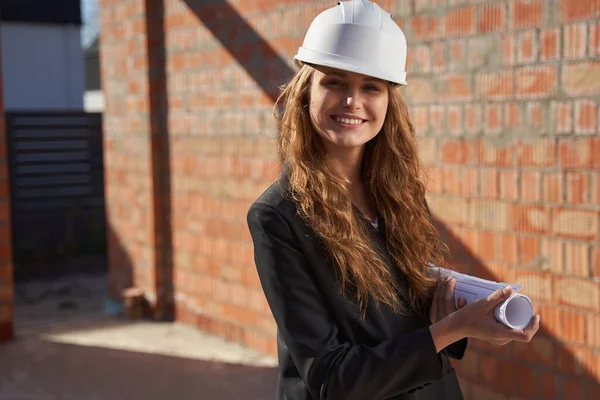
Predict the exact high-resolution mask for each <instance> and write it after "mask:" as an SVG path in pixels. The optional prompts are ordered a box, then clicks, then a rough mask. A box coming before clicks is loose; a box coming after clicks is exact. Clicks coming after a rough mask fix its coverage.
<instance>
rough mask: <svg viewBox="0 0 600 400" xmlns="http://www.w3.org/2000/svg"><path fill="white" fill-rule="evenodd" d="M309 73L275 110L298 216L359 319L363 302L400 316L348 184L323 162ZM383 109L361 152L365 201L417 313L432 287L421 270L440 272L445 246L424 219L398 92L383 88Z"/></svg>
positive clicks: (409, 128) (411, 139)
mask: <svg viewBox="0 0 600 400" xmlns="http://www.w3.org/2000/svg"><path fill="white" fill-rule="evenodd" d="M313 72H314V69H313V68H312V67H311V66H308V65H304V66H303V67H302V68H301V69H300V70H299V71H298V73H297V74H296V75H295V76H294V78H293V79H292V80H291V81H290V82H289V83H288V84H287V85H285V86H284V87H283V88H282V92H281V94H280V96H279V98H278V100H277V102H276V103H275V109H274V111H275V116H276V118H277V119H278V120H279V122H280V128H279V129H280V132H279V139H278V153H279V158H280V161H281V162H282V164H283V165H284V166H285V169H286V175H287V178H288V179H289V190H290V193H291V194H292V196H293V200H294V201H295V202H296V203H297V205H298V213H299V214H300V216H301V217H302V218H304V220H306V221H307V222H308V224H309V225H310V226H311V227H312V229H313V230H314V232H315V234H316V236H317V237H319V238H320V239H321V240H322V241H323V243H324V245H325V247H326V249H327V250H328V252H329V254H330V255H331V257H332V259H333V260H334V264H335V265H336V267H337V272H338V276H339V278H340V281H341V286H342V289H344V290H343V292H344V293H346V290H345V289H347V288H349V287H350V288H352V289H353V290H351V291H349V292H351V293H354V295H355V296H356V300H357V301H358V304H359V305H360V308H361V309H362V310H363V312H366V308H367V304H368V299H369V296H371V298H373V300H375V302H376V303H377V304H382V303H383V304H386V305H388V306H389V307H391V308H392V309H393V310H394V311H395V312H403V311H406V310H405V307H403V305H402V304H401V301H400V299H399V293H398V290H399V288H398V287H397V285H396V283H395V282H396V280H395V279H394V275H393V271H391V270H390V269H389V268H388V267H387V266H386V264H385V262H384V260H383V259H382V258H381V256H380V255H379V254H378V253H377V252H376V251H375V250H374V249H373V246H372V244H371V239H370V238H369V234H368V231H367V226H366V224H365V223H364V219H362V218H361V216H360V214H359V212H358V211H357V210H356V209H355V207H353V204H352V200H351V195H350V187H349V184H348V183H347V182H346V181H345V180H344V179H342V178H341V177H339V176H338V175H336V173H335V172H334V170H333V169H332V168H331V166H330V165H328V163H327V155H326V152H325V149H324V146H323V143H322V139H321V137H320V135H318V134H317V133H316V131H315V129H314V127H313V125H312V123H311V119H310V114H309V109H308V104H309V92H310V91H309V88H310V84H311V80H312V76H313ZM388 89H389V104H388V109H387V116H386V119H385V121H384V124H383V128H382V130H381V132H379V134H378V135H377V136H375V138H373V139H372V140H371V141H369V142H368V143H367V145H366V147H365V151H364V155H363V160H362V168H361V174H362V179H363V183H364V184H365V186H366V188H367V192H368V193H369V195H370V200H371V202H372V204H373V205H374V207H375V208H376V210H377V212H378V214H379V215H380V216H381V217H382V218H383V220H384V221H385V230H386V245H387V248H388V250H389V252H390V255H391V257H392V261H393V264H394V267H396V268H399V269H400V270H401V271H402V272H403V273H404V274H405V275H406V277H407V280H408V284H409V296H410V306H411V307H412V308H413V310H416V311H418V310H421V311H422V310H424V309H426V308H427V306H428V305H429V302H430V301H431V295H432V293H433V289H434V288H435V286H436V280H435V279H433V278H431V277H429V276H428V273H427V264H428V263H429V262H432V263H434V264H436V265H442V262H443V256H444V253H445V251H446V247H445V246H444V244H443V243H442V241H441V239H440V235H439V234H438V231H437V229H436V227H435V225H434V224H433V221H432V220H431V218H430V215H429V212H428V209H427V206H426V202H425V184H424V183H423V181H422V179H421V175H422V171H421V166H420V162H419V158H418V153H417V143H416V138H415V131H414V127H413V125H412V124H411V122H410V118H409V114H408V109H407V107H406V105H405V103H404V101H403V100H402V97H401V96H400V93H399V89H398V87H397V86H395V85H393V84H391V83H388Z"/></svg>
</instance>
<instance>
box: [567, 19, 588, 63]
mask: <svg viewBox="0 0 600 400" xmlns="http://www.w3.org/2000/svg"><path fill="white" fill-rule="evenodd" d="M586 37H587V24H585V23H579V24H571V25H567V26H565V27H564V28H563V44H564V57H565V58H567V59H580V58H584V57H585V55H586V52H587V41H586Z"/></svg>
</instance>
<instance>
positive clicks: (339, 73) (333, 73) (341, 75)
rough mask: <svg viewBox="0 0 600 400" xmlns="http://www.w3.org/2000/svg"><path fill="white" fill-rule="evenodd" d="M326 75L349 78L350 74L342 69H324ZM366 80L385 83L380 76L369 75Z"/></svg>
mask: <svg viewBox="0 0 600 400" xmlns="http://www.w3.org/2000/svg"><path fill="white" fill-rule="evenodd" d="M324 73H325V75H333V76H339V77H341V78H347V77H348V74H346V73H344V72H341V71H324ZM364 80H365V81H367V82H379V83H385V81H384V80H383V79H379V78H373V77H371V76H367V77H366V78H365V79H364Z"/></svg>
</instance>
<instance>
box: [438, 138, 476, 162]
mask: <svg viewBox="0 0 600 400" xmlns="http://www.w3.org/2000/svg"><path fill="white" fill-rule="evenodd" d="M470 154H471V149H470V143H469V142H468V141H466V140H444V141H442V143H441V145H440V159H441V161H442V162H444V163H450V164H466V163H468V162H469V160H470Z"/></svg>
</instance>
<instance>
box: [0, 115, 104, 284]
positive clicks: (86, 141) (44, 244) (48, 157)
mask: <svg viewBox="0 0 600 400" xmlns="http://www.w3.org/2000/svg"><path fill="white" fill-rule="evenodd" d="M6 128H7V137H8V162H9V166H8V170H9V176H10V185H11V216H12V233H13V249H14V264H15V265H14V274H15V280H16V281H17V282H18V281H23V280H29V279H38V278H53V277H57V276H60V275H64V274H66V273H72V272H88V271H97V270H98V269H103V268H105V262H104V261H103V260H104V259H105V258H104V255H105V249H106V234H105V232H106V227H105V209H104V173H103V159H102V157H103V156H102V114H99V113H86V112H7V113H6ZM82 258H83V259H87V260H88V262H83V263H82V262H81V261H79V262H77V260H81V259H82Z"/></svg>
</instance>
